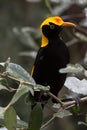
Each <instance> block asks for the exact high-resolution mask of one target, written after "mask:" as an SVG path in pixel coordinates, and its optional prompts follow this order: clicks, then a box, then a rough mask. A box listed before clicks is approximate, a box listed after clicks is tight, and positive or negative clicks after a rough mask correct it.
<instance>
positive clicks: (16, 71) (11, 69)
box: [6, 63, 35, 84]
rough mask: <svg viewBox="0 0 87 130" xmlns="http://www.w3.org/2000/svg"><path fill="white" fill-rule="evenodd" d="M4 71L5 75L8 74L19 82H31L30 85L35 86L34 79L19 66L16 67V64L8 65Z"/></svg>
mask: <svg viewBox="0 0 87 130" xmlns="http://www.w3.org/2000/svg"><path fill="white" fill-rule="evenodd" d="M6 71H7V73H9V75H11V76H12V77H15V78H17V79H18V80H20V81H26V82H31V83H32V84H35V81H34V79H33V78H32V77H31V76H30V74H29V73H28V72H27V71H26V70H25V69H24V68H22V67H21V66H20V65H17V64H14V63H9V65H8V66H7V69H6Z"/></svg>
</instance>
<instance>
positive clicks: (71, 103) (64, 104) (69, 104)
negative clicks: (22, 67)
mask: <svg viewBox="0 0 87 130" xmlns="http://www.w3.org/2000/svg"><path fill="white" fill-rule="evenodd" d="M0 77H3V78H9V79H11V80H13V81H15V82H17V83H22V84H24V85H29V86H31V87H33V88H34V84H33V83H31V82H26V81H20V80H19V79H17V78H15V77H12V76H10V75H8V74H7V73H0ZM47 94H48V95H49V96H50V97H51V98H53V99H55V100H56V101H57V102H58V103H60V105H61V107H60V110H62V109H67V108H70V107H72V106H75V105H76V101H67V102H65V101H64V102H63V101H61V100H60V99H59V98H58V97H57V96H55V95H54V94H52V93H51V92H47ZM85 101H87V97H83V98H80V102H85ZM61 108H62V109H61Z"/></svg>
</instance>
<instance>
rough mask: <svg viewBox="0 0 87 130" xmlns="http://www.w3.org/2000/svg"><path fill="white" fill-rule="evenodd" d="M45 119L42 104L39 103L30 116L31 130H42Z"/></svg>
mask: <svg viewBox="0 0 87 130" xmlns="http://www.w3.org/2000/svg"><path fill="white" fill-rule="evenodd" d="M42 119H43V113H42V108H41V104H40V103H38V104H37V105H36V106H35V107H34V108H33V110H32V111H31V114H30V119H29V128H28V129H29V130H40V128H41V124H42Z"/></svg>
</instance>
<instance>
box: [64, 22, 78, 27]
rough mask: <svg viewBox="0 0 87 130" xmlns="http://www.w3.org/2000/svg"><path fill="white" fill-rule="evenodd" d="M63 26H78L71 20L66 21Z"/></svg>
mask: <svg viewBox="0 0 87 130" xmlns="http://www.w3.org/2000/svg"><path fill="white" fill-rule="evenodd" d="M62 26H66V27H76V24H74V23H71V22H64V23H63V24H62Z"/></svg>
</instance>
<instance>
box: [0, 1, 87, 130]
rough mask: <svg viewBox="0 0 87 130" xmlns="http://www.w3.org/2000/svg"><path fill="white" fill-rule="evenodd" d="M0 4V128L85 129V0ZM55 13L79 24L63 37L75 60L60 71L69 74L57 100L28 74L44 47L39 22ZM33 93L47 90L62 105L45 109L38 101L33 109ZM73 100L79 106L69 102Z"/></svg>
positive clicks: (48, 105) (58, 104) (86, 85)
mask: <svg viewBox="0 0 87 130" xmlns="http://www.w3.org/2000/svg"><path fill="white" fill-rule="evenodd" d="M0 5H1V7H0V10H1V11H2V12H3V13H1V14H2V18H1V21H2V22H1V23H0V28H1V29H0V44H1V49H0V56H1V61H0V106H1V107H0V124H1V127H6V128H7V129H8V130H16V129H18V130H20V129H24V130H26V129H28V130H49V129H50V130H54V129H60V130H62V129H64V130H80V129H81V130H82V129H84V130H85V129H87V103H86V102H87V54H86V50H87V44H86V43H87V37H86V36H87V31H86V30H87V21H86V19H87V9H86V6H87V2H86V1H85V0H84V1H83V2H82V1H80V0H76V1H75V2H72V1H71V0H65V1H64V0H62V1H61V0H60V1H58V0H56V1H52V0H48V1H47V0H44V1H43V0H32V1H30V0H22V1H20V0H15V1H12V0H10V1H9V2H8V1H5V0H3V1H2V2H0ZM32 9H33V11H32ZM51 15H60V16H62V18H63V19H64V20H66V21H67V20H68V21H74V22H75V23H76V24H77V25H78V26H77V27H76V29H75V30H69V29H64V31H63V32H62V34H61V36H62V37H63V39H64V40H65V41H66V44H67V46H68V47H69V51H70V55H71V61H70V64H69V65H67V67H66V68H61V69H60V73H68V78H67V80H66V82H65V87H64V88H63V90H62V91H61V94H60V97H59V98H58V97H56V96H54V95H53V94H52V93H51V92H50V88H49V87H45V86H42V85H39V84H36V83H35V81H34V79H33V78H32V77H31V75H30V73H29V72H30V71H31V68H32V65H33V61H34V59H35V56H36V53H37V51H38V48H39V45H40V39H41V34H40V31H39V29H38V28H39V24H40V22H41V20H43V19H44V18H45V17H47V16H51ZM0 17H1V16H0ZM9 56H10V57H11V59H10V58H8V57H9ZM6 59H7V60H6ZM5 60H6V61H5ZM2 61H5V62H2ZM35 91H39V92H40V91H44V92H46V93H47V94H48V95H49V96H50V97H52V98H54V99H55V100H56V101H57V102H58V103H57V104H52V103H51V101H50V100H49V101H48V103H47V104H46V106H45V108H44V110H42V107H41V102H39V103H37V105H36V106H34V108H33V109H32V110H31V105H32V103H33V100H32V99H31V97H30V96H29V93H30V94H31V95H32V96H33V95H34V92H35ZM71 91H72V93H71ZM66 95H67V96H66ZM71 96H72V97H73V96H74V98H75V99H77V102H76V100H69V101H68V100H66V98H69V99H71ZM78 101H80V103H79V102H78ZM1 129H2V128H1Z"/></svg>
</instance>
